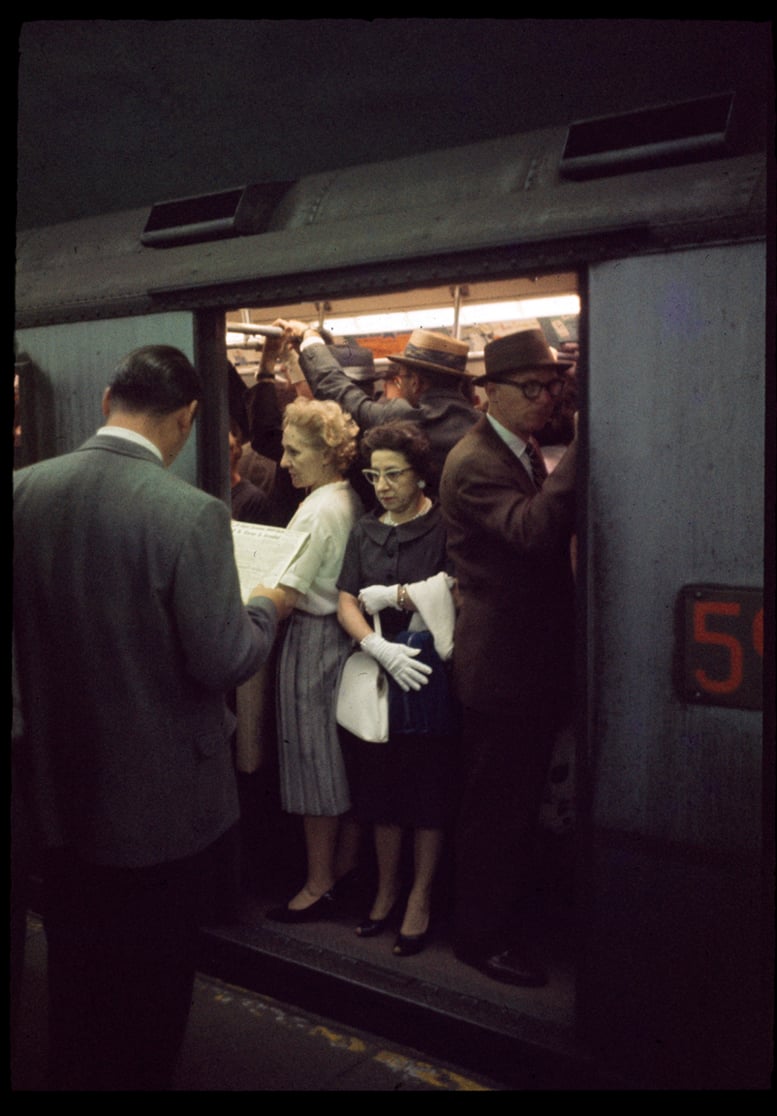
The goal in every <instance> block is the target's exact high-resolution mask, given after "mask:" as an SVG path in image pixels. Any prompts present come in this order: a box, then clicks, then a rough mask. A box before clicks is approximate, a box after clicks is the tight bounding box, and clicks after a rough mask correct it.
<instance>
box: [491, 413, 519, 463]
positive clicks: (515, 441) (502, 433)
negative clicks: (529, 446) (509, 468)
mask: <svg viewBox="0 0 777 1116" xmlns="http://www.w3.org/2000/svg"><path fill="white" fill-rule="evenodd" d="M486 418H487V419H488V421H489V422H490V423H491V425H492V427H493V428H494V430H495V431H496V433H497V434H498V435H499V437H500V438H501V439H502V441H503V442H504V444H505V445H506V446H509V448H510V449H511V450H512V451H513V453H514V454H515V456H516V457H522V456H523V453H524V451H525V449H526V442H524V440H523V438H519V437H518V435H517V434H513V432H512V430H508V429H507V427H506V426H502V424H501V422H497V420H496V419H495V418H494V416H493V415H491V414H489V413H488V411H487V412H486Z"/></svg>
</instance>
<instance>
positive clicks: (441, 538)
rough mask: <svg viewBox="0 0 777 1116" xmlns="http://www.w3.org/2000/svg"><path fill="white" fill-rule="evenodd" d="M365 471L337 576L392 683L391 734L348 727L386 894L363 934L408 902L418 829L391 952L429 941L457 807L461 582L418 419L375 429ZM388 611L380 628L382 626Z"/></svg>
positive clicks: (352, 776) (358, 636)
mask: <svg viewBox="0 0 777 1116" xmlns="http://www.w3.org/2000/svg"><path fill="white" fill-rule="evenodd" d="M362 453H363V456H364V457H365V458H366V459H367V460H368V461H369V468H367V469H364V470H363V473H364V476H365V477H366V479H367V480H368V481H369V483H370V484H371V485H372V486H373V487H374V490H375V496H376V497H377V502H378V506H377V507H376V508H375V509H374V510H373V511H372V512H369V513H368V514H367V515H365V516H363V517H362V518H361V519H360V520H359V521H358V523H357V524H356V526H355V527H354V528H353V530H352V532H351V537H350V539H349V540H348V546H347V548H346V553H345V558H344V560H343V566H342V570H341V573H340V578H339V580H338V587H339V590H340V596H339V603H338V618H339V620H340V623H341V624H342V626H343V628H344V629H345V631H346V632H347V633H348V635H349V636H350V637H351V638H352V639H353V640H355V641H356V642H357V643H358V644H359V645H360V646H361V648H362V650H364V651H367V652H368V653H369V654H371V655H372V656H373V657H374V658H375V659H377V661H378V662H379V663H380V664H381V666H382V667H383V668H384V670H385V671H386V674H387V675H388V678H389V740H388V741H387V743H385V744H374V743H366V742H364V741H360V740H359V739H358V738H356V737H354V736H352V735H351V734H350V733H347V732H344V733H343V738H344V747H345V753H346V762H347V766H348V773H349V780H350V783H351V789H352V798H353V804H354V814H355V816H356V817H357V818H358V820H359V821H360V822H362V823H370V824H372V826H373V831H374V840H375V853H376V861H377V869H378V879H377V890H376V893H375V896H374V899H373V903H372V906H371V908H370V910H369V912H368V917H367V918H365V920H364V921H363V922H362V923H361V924H360V925H359V926H358V927H357V929H356V933H357V934H358V935H359V936H360V937H363V938H369V937H375V936H377V935H378V934H380V933H381V932H382V930H383V929H384V928H385V927H386V924H387V922H388V920H389V918H390V917H391V915H392V913H393V912H394V910H395V909H398V908H399V906H400V902H401V900H402V899H403V898H404V895H403V887H402V879H401V864H402V849H403V834H404V833H405V832H407V831H412V834H413V868H414V870H413V880H412V884H411V887H410V890H409V894H407V897H406V899H405V902H404V905H403V906H402V908H401V909H402V918H401V923H400V927H399V936H398V937H397V939H396V941H395V943H394V947H393V951H394V953H395V954H396V955H397V956H410V955H411V954H415V953H418V952H420V950H422V949H423V948H424V945H425V943H426V940H427V934H428V930H429V923H430V917H431V905H432V889H433V884H434V879H435V873H436V870H437V867H438V865H439V862H440V855H441V852H442V848H443V835H444V831H445V828H446V826H447V824H448V821H449V819H450V816H451V810H452V806H453V787H454V763H455V743H454V725H455V718H454V715H453V704H452V701H453V699H452V696H451V694H452V691H451V690H450V688H449V684H448V665H447V660H448V659H450V657H451V655H452V652H453V623H454V618H455V615H454V614H455V610H454V604H453V597H452V587H453V579H452V577H451V576H450V572H449V571H450V567H449V562H448V558H447V553H446V542H445V529H444V525H443V520H442V516H441V513H440V509H439V507H438V506H437V505H436V504H435V503H433V502H432V500H430V498H429V496H428V495H427V480H428V477H429V475H430V470H431V454H430V449H429V443H428V441H427V439H426V437H425V435H424V434H423V433H422V431H421V430H420V428H419V427H418V426H417V425H416V424H415V423H412V422H393V423H387V424H385V425H382V426H376V427H373V428H372V429H371V430H369V431H368V432H367V434H366V435H365V436H364V438H363V439H362ZM376 613H380V620H381V625H380V626H381V634H378V633H377V632H376V631H375V630H374V628H373V626H372V623H371V621H372V617H373V616H374V615H375V614H376Z"/></svg>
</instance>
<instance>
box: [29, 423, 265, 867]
mask: <svg viewBox="0 0 777 1116" xmlns="http://www.w3.org/2000/svg"><path fill="white" fill-rule="evenodd" d="M14 488H15V500H14V503H15V508H14V590H15V622H14V629H15V637H16V642H17V655H18V666H19V675H20V684H21V688H22V694H23V696H24V698H25V709H24V715H25V723H26V742H25V750H26V751H25V759H26V760H29V762H30V763H31V765H32V770H33V775H34V778H33V781H32V786H33V791H34V802H35V807H36V809H35V814H36V820H37V822H38V824H39V825H40V827H41V828H42V831H43V836H44V840H45V842H46V843H47V844H50V845H58V844H61V843H66V844H71V845H75V846H76V847H78V848H79V850H80V851H81V853H82V855H84V856H85V857H87V858H88V859H92V860H94V861H96V862H98V863H100V862H101V863H110V864H128V865H129V864H133V865H142V864H149V863H156V862H159V861H162V860H168V859H175V858H178V857H181V856H186V855H188V854H190V853H191V852H193V851H196V849H197V848H201V847H204V846H205V845H207V844H208V843H209V842H210V841H212V840H214V839H215V838H216V837H217V836H219V834H220V833H221V832H223V831H224V829H226V828H227V827H228V826H229V825H231V824H233V823H234V821H235V819H236V817H237V805H236V800H235V794H234V780H233V777H232V772H231V770H230V755H229V750H228V748H227V747H226V746H225V744H226V739H227V738H228V736H229V732H230V730H231V724H230V723H229V721H228V715H227V714H226V711H225V706H224V701H223V691H224V690H225V689H226V688H228V687H231V686H233V685H236V684H237V683H239V682H240V681H242V680H243V679H244V678H246V677H248V676H250V674H251V673H253V670H255V669H256V666H255V664H256V661H257V650H258V644H257V640H258V636H257V634H256V632H255V629H254V625H253V624H252V623H251V621H250V620H249V618H248V615H247V613H246V611H245V609H244V608H243V605H242V602H241V600H240V592H239V587H238V579H237V572H236V570H235V566H234V561H233V560H232V556H231V536H230V535H229V530H230V528H229V512H228V510H227V509H226V507H225V506H224V505H223V504H222V503H221V502H220V501H218V500H216V499H214V498H213V497H210V496H208V495H206V494H205V493H203V492H201V491H199V490H198V489H196V488H194V487H192V486H191V485H188V484H186V483H185V482H184V481H181V480H180V479H179V478H177V477H175V476H174V475H172V474H170V473H169V472H168V471H167V470H165V469H164V468H162V465H161V463H160V462H158V461H157V460H156V459H155V458H154V455H153V454H152V452H151V451H150V450H147V449H145V448H143V447H141V446H138V445H136V444H133V443H132V442H130V441H127V440H126V439H124V438H121V437H111V436H105V435H101V436H99V437H95V438H93V439H91V440H90V441H89V442H88V443H86V445H85V446H83V447H81V449H80V450H77V451H76V452H74V453H72V454H68V455H65V456H63V457H60V458H57V459H55V460H52V461H48V462H43V463H41V464H40V465H37V466H33V467H31V468H29V469H25V470H22V471H21V472H20V473H18V474H16V476H15V483H14ZM254 611H255V612H256V614H257V615H258V616H259V619H260V622H261V623H262V624H264V623H265V622H266V625H267V629H268V632H269V629H270V628H271V627H272V626H273V625H274V620H273V619H272V618H271V612H269V611H268V612H267V613H263V610H262V609H260V608H258V607H256V608H255V610H254Z"/></svg>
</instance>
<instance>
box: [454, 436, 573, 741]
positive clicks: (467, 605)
mask: <svg viewBox="0 0 777 1116" xmlns="http://www.w3.org/2000/svg"><path fill="white" fill-rule="evenodd" d="M576 454H577V445H576V443H575V442H573V443H572V445H571V446H570V447H569V449H568V450H567V452H566V453H565V455H564V457H563V458H562V459H561V461H560V463H559V464H558V465H557V466H556V468H555V469H554V471H553V472H552V473H551V475H550V476H549V477H548V479H547V480H546V481H545V483H544V485H543V487H542V489H541V490H540V491H539V492H538V491H536V489H535V488H534V485H533V483H532V481H531V478H530V477H529V475H528V473H527V472H526V470H525V469H524V467H523V465H522V464H521V462H520V461H519V460H518V458H517V457H516V456H515V455H514V454H513V453H512V451H511V450H510V449H509V448H508V447H507V446H506V445H505V443H504V442H503V441H502V440H501V438H500V437H499V435H498V434H497V433H496V431H495V430H494V429H493V427H492V426H491V424H490V423H489V422H488V420H487V418H485V417H483V418H482V419H481V420H480V422H479V423H478V424H477V426H476V427H475V428H474V429H473V430H472V431H471V432H470V433H469V434H467V435H466V436H465V437H464V438H462V440H461V441H460V442H459V443H458V445H456V446H455V447H454V448H453V450H451V452H450V454H449V455H448V460H447V462H446V464H445V469H444V470H443V475H442V482H441V485H440V503H441V506H442V510H443V515H444V517H445V520H446V524H447V529H448V550H449V553H450V556H451V558H452V559H453V563H454V566H455V571H456V576H457V578H458V587H459V595H460V598H461V605H460V609H459V612H458V616H457V620H456V630H455V638H454V653H453V657H454V676H455V679H456V687H457V692H458V696H459V699H460V700H461V702H462V703H463V704H464V705H466V706H468V707H469V708H471V709H476V710H484V711H485V710H491V711H492V712H496V711H498V710H500V709H501V710H503V711H510V710H519V709H521V708H524V709H526V708H527V707H528V706H529V705H531V706H532V707H533V708H537V709H540V710H544V709H547V710H548V712H549V714H558V716H559V717H560V719H561V720H562V721H563V717H564V715H565V712H566V708H567V705H568V701H569V700H571V697H572V694H571V685H572V666H573V659H574V656H573V625H574V584H573V578H572V571H571V562H570V540H571V535H572V532H573V531H574V527H575V461H576Z"/></svg>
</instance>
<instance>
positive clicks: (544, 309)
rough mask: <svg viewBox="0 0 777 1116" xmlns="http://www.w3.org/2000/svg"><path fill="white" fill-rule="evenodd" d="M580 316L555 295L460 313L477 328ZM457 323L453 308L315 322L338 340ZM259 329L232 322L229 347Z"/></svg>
mask: <svg viewBox="0 0 777 1116" xmlns="http://www.w3.org/2000/svg"><path fill="white" fill-rule="evenodd" d="M579 313H580V298H579V296H578V295H575V294H572V295H553V296H549V297H546V298H529V299H510V300H506V301H501V302H491V303H485V304H484V303H478V304H475V305H464V306H462V307H461V309H460V310H459V312H458V324H459V326H475V325H482V324H485V323H492V322H527V321H533V320H535V319H537V318H561V317H568V316H575V317H576V316H577V315H579ZM455 323H456V310H455V308H454V307H453V306H438V307H432V308H430V309H417V310H402V311H387V312H386V313H376V314H356V315H351V316H343V317H337V316H332V317H325V318H324V319H323V321H320V322H314V323H313V325H314V327H315V325H321V326H323V327H324V328H325V329H327V330H329V332H330V333H332V334H333V335H334V336H335V337H374V336H377V335H380V334H405V333H410V332H412V331H413V330H414V329H430V330H435V329H437V330H446V331H447V330H450V329H452V328H453V327H454V325H455ZM257 332H258V329H257V328H256V327H255V326H251V325H248V324H246V325H245V327H243V326H242V324H241V323H238V322H233V321H230V322H229V323H228V332H227V343H228V344H229V345H236V344H239V343H240V341H241V340H242V338H243V336H244V335H248V334H254V333H257Z"/></svg>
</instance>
